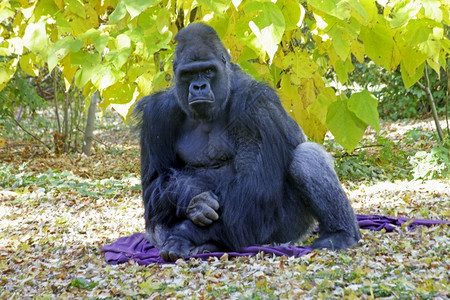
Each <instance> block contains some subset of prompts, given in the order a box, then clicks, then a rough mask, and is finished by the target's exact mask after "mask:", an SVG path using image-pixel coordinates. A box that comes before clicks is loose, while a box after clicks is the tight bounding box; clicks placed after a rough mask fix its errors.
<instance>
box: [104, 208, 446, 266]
mask: <svg viewBox="0 0 450 300" xmlns="http://www.w3.org/2000/svg"><path fill="white" fill-rule="evenodd" d="M356 218H357V219H358V223H359V227H360V228H361V229H368V230H377V231H379V230H382V229H385V230H386V231H389V232H390V231H393V230H394V229H395V228H396V227H398V226H401V225H402V224H403V223H405V222H408V221H410V222H411V223H409V225H408V226H407V228H408V229H412V228H414V227H416V226H432V225H437V224H450V222H448V221H436V220H422V219H409V218H402V217H399V218H394V217H386V216H378V215H356ZM261 251H264V253H271V254H275V255H280V256H282V255H285V256H295V257H300V256H302V255H305V254H308V253H310V252H311V251H313V249H312V248H309V247H302V246H274V247H268V246H251V247H247V248H244V249H242V251H241V252H228V255H229V256H230V257H232V256H254V255H256V254H258V253H259V252H261ZM102 252H103V253H104V254H105V259H106V262H107V263H109V264H113V265H116V264H120V263H124V262H127V261H129V260H134V261H136V262H137V263H138V264H140V265H149V264H154V263H159V264H163V263H166V262H165V261H164V260H162V258H161V257H160V256H159V255H158V252H159V250H158V249H157V248H155V247H154V246H153V245H152V244H150V243H149V242H148V241H147V240H146V239H145V236H144V234H143V233H135V234H132V235H130V236H126V237H122V238H119V239H118V240H117V241H115V242H113V243H112V244H109V245H105V246H104V247H103V248H102ZM223 254H224V252H213V253H204V254H197V255H194V256H192V257H195V258H201V259H202V260H207V259H208V258H210V257H217V258H220V257H221V256H222V255H223Z"/></svg>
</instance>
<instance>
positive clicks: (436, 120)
mask: <svg viewBox="0 0 450 300" xmlns="http://www.w3.org/2000/svg"><path fill="white" fill-rule="evenodd" d="M423 72H424V73H425V80H426V86H425V85H423V84H422V83H421V82H420V81H417V85H418V86H419V87H420V88H421V89H422V90H424V91H425V93H427V96H428V102H429V103H430V106H431V110H432V112H433V119H434V123H435V124H436V130H437V133H438V136H439V140H440V141H441V142H442V141H443V140H444V136H443V134H442V128H441V124H440V123H439V117H438V114H437V111H436V105H435V103H434V97H433V94H432V93H431V89H430V79H429V78H428V68H427V65H425V69H424V71H423Z"/></svg>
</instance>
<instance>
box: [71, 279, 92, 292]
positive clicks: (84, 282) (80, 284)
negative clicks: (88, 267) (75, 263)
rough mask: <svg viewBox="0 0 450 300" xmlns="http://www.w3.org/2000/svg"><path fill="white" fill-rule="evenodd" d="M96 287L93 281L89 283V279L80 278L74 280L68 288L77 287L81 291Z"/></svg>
mask: <svg viewBox="0 0 450 300" xmlns="http://www.w3.org/2000/svg"><path fill="white" fill-rule="evenodd" d="M97 285H98V282H93V281H90V280H89V279H86V278H82V277H79V278H75V279H74V280H72V282H71V283H70V286H73V287H77V288H80V289H83V290H91V289H93V288H95V287H96V286H97Z"/></svg>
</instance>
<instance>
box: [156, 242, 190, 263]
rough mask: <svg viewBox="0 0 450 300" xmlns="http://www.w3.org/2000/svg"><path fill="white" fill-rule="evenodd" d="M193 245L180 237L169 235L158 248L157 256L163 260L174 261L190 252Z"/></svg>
mask: <svg viewBox="0 0 450 300" xmlns="http://www.w3.org/2000/svg"><path fill="white" fill-rule="evenodd" d="M193 249H194V245H193V244H192V243H191V242H190V241H188V240H186V239H184V238H181V237H174V236H172V237H170V238H169V239H168V240H167V241H166V242H165V243H164V245H163V246H162V247H161V249H160V250H159V256H161V258H162V259H164V260H165V261H176V260H177V259H179V258H185V257H186V256H188V255H190V254H191V251H192V250H193Z"/></svg>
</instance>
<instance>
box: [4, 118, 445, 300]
mask: <svg viewBox="0 0 450 300" xmlns="http://www.w3.org/2000/svg"><path fill="white" fill-rule="evenodd" d="M430 124H431V125H430ZM382 125H383V133H382V136H383V138H382V139H380V138H378V139H377V138H376V137H375V135H374V134H373V133H371V132H369V133H368V135H367V136H366V137H365V143H366V146H364V147H361V149H365V150H361V151H360V152H359V154H357V155H354V156H345V155H341V154H340V153H339V152H337V151H336V148H335V147H332V146H330V147H329V148H330V149H331V150H332V151H333V153H334V155H335V156H337V157H339V158H338V163H337V165H338V168H339V169H340V170H339V171H338V173H339V174H340V176H341V179H342V183H343V185H344V187H345V190H346V192H347V194H348V196H349V199H350V201H351V203H352V206H353V207H354V209H355V212H356V213H361V214H381V215H389V216H403V217H410V218H421V219H438V220H449V216H450V180H449V179H448V178H447V179H443V178H440V179H432V180H410V179H411V178H410V177H409V178H408V176H407V174H410V173H411V172H412V167H411V165H409V161H408V160H409V159H410V158H411V156H408V155H409V153H414V152H416V151H418V150H427V149H429V148H430V147H431V146H430V143H431V144H432V142H430V139H429V137H430V132H431V131H432V130H433V127H432V123H431V121H430V120H424V121H420V122H419V121H415V122H412V123H407V122H396V123H383V124H382ZM443 125H444V124H443ZM410 127H411V128H410ZM407 133H409V135H408V134H407ZM411 136H413V138H412V139H409V140H408V137H411ZM96 137H97V138H98V139H100V140H102V141H103V142H104V144H105V145H102V144H97V145H96V151H95V153H94V154H93V155H92V156H89V157H86V156H83V155H78V154H71V155H55V154H51V153H50V154H39V155H37V152H39V151H38V150H36V149H39V147H35V146H34V145H31V144H30V145H25V146H24V147H21V148H17V147H12V146H13V145H12V142H9V146H11V147H9V146H8V141H7V145H6V147H4V148H3V149H2V148H0V298H1V299H30V298H36V299H50V298H58V299H59V298H63V299H65V298H67V299H85V298H110V299H111V298H128V299H140V298H146V299H166V298H183V299H184V298H195V299H214V298H217V299H261V298H263V299H278V298H283V299H284V298H289V299H296V298H297V299H298V298H302V299H316V298H327V299H342V298H347V299H374V298H385V299H399V298H400V299H448V298H449V297H450V284H449V279H450V278H449V274H450V255H449V250H450V248H449V245H450V226H446V225H441V226H433V227H418V228H416V229H414V230H411V231H408V230H407V229H406V228H404V227H399V228H397V229H396V230H395V231H394V232H391V233H387V232H384V231H380V232H377V231H367V230H363V231H362V235H363V238H362V240H361V241H360V243H359V245H358V246H357V247H355V248H353V249H350V250H345V251H340V252H332V251H314V252H312V253H310V254H308V255H305V256H302V257H300V258H292V257H290V258H288V257H273V256H264V255H258V256H255V257H241V258H228V257H225V256H224V257H222V259H210V260H209V261H200V260H190V261H181V260H179V261H177V262H176V263H175V264H164V265H150V266H140V265H138V264H136V263H135V262H133V261H130V262H128V263H124V264H121V265H109V264H107V263H106V262H105V259H104V257H103V255H102V253H101V251H100V249H101V248H102V246H104V245H105V244H108V243H111V242H113V241H115V240H116V239H118V238H119V237H123V236H127V235H130V234H132V233H134V232H142V231H143V230H144V219H143V207H142V204H141V191H140V181H139V180H140V179H139V150H138V145H137V143H136V141H137V138H136V135H135V134H134V133H132V132H130V131H128V130H126V129H117V130H105V131H100V132H97V133H96ZM373 142H375V143H378V144H380V143H381V145H377V146H373V147H371V146H370V145H371V143H373ZM367 144H369V146H367ZM362 151H365V152H364V153H362ZM383 151H384V152H383ZM364 164H365V166H364V168H362V169H361V168H360V167H359V166H360V165H361V166H362V165H364ZM268 171H269V170H268ZM355 174H359V176H356V175H355ZM310 241H311V239H309V240H308V241H307V242H310ZM299 245H301V244H300V243H299Z"/></svg>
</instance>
